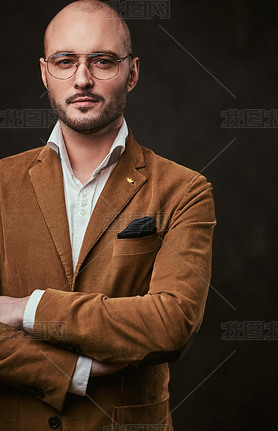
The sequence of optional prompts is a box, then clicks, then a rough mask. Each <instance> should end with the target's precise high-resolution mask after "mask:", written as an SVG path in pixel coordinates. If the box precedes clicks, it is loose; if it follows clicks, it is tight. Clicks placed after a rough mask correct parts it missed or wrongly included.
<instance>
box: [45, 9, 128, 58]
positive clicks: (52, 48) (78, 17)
mask: <svg viewBox="0 0 278 431" xmlns="http://www.w3.org/2000/svg"><path fill="white" fill-rule="evenodd" d="M46 38H47V55H50V54H53V53H54V52H57V51H74V52H93V51H113V52H115V53H117V54H119V55H120V56H121V55H125V50H124V44H123V42H124V30H123V26H122V24H121V22H120V20H119V19H118V18H115V17H112V16H111V15H108V14H107V12H105V11H97V12H94V13H84V12H79V11H78V12H77V11H63V13H61V14H58V15H57V16H56V17H55V19H54V20H53V22H52V23H51V25H50V27H49V29H48V31H47V37H46Z"/></svg>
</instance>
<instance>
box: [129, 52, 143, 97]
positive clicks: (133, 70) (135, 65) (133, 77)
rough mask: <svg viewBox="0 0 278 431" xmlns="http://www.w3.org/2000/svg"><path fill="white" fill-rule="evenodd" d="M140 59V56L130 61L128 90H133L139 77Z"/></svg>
mask: <svg viewBox="0 0 278 431" xmlns="http://www.w3.org/2000/svg"><path fill="white" fill-rule="evenodd" d="M139 70H140V60H139V58H138V57H134V58H133V59H132V61H131V63H130V73H129V80H128V92H130V91H131V90H133V88H134V87H135V86H136V84H137V82H138V79H139Z"/></svg>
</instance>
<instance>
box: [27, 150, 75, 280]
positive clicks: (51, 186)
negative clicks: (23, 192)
mask: <svg viewBox="0 0 278 431" xmlns="http://www.w3.org/2000/svg"><path fill="white" fill-rule="evenodd" d="M29 175H30V178H31V182H32V185H33V188H34V191H35V195H36V198H37V201H38V204H39V207H40V209H41V212H42V214H43V217H44V220H45V222H46V224H47V226H48V229H49V231H50V234H51V236H52V239H53V241H54V244H55V247H56V250H57V252H58V255H59V257H60V259H61V261H62V264H63V267H64V270H65V273H66V276H67V279H68V282H69V284H70V285H71V283H72V276H73V264H72V251H71V243H70V237H69V227H68V219H67V212H66V204H65V196H64V185H63V174H62V168H61V163H60V160H59V157H58V155H57V154H56V152H55V151H54V150H52V149H51V148H49V147H48V146H45V147H44V148H43V149H42V151H41V152H40V154H39V156H38V158H37V162H36V165H35V166H33V167H32V168H30V170H29Z"/></svg>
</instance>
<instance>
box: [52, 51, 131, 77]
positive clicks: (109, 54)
mask: <svg viewBox="0 0 278 431" xmlns="http://www.w3.org/2000/svg"><path fill="white" fill-rule="evenodd" d="M62 54H64V55H87V59H86V63H87V61H88V58H89V56H93V57H97V56H101V55H103V56H109V57H112V58H114V59H115V60H116V61H117V62H118V70H117V73H116V74H115V75H114V76H111V78H97V77H96V76H95V75H94V74H93V73H92V72H91V70H90V68H89V67H88V65H87V69H88V70H89V72H90V74H91V75H92V76H93V77H94V78H96V79H98V80H100V81H108V80H109V79H112V78H115V76H117V75H118V73H119V70H120V67H119V65H120V63H123V62H124V61H125V60H126V59H127V58H128V57H131V59H133V58H134V57H133V54H131V53H129V54H127V55H126V56H125V57H118V56H117V55H116V54H112V53H111V52H90V53H80V52H59V53H54V54H51V55H50V56H49V57H47V58H44V59H43V60H44V62H45V63H47V71H48V73H49V74H50V75H51V76H53V78H55V79H59V80H60V81H66V80H67V79H70V78H72V77H73V76H74V75H75V74H76V72H77V69H78V67H79V64H80V63H79V61H80V60H79V59H78V60H77V61H76V62H74V65H75V66H76V69H75V71H74V72H73V74H72V75H71V76H69V77H68V78H57V76H54V75H52V73H51V72H50V71H49V66H48V64H49V59H50V57H54V56H55V55H56V56H59V55H62Z"/></svg>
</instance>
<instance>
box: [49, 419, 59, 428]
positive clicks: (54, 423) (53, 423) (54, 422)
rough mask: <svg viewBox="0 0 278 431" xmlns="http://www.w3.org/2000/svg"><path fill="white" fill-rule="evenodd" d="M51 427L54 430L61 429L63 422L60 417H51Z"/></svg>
mask: <svg viewBox="0 0 278 431" xmlns="http://www.w3.org/2000/svg"><path fill="white" fill-rule="evenodd" d="M48 423H49V426H50V427H51V428H53V429H56V428H59V426H60V424H61V422H60V419H59V418H58V416H50V418H49V419H48Z"/></svg>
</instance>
